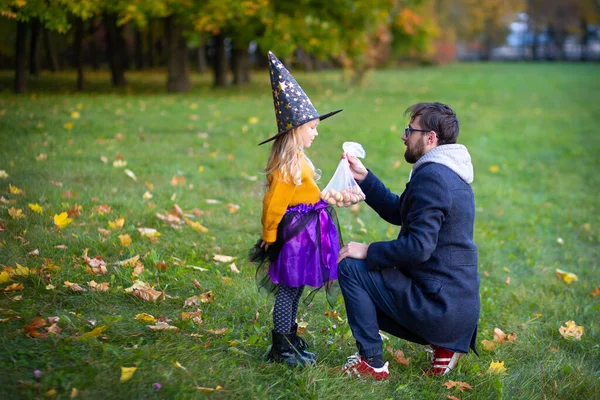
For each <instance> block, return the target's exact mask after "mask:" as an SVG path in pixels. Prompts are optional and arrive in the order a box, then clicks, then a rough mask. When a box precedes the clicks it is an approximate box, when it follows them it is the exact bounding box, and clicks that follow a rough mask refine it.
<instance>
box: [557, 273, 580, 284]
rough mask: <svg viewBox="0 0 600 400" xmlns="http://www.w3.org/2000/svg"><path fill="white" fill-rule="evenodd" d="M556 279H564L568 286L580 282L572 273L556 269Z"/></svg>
mask: <svg viewBox="0 0 600 400" xmlns="http://www.w3.org/2000/svg"><path fill="white" fill-rule="evenodd" d="M556 277H557V278H558V279H562V280H563V281H564V282H565V283H566V284H567V285H570V284H571V283H573V282H575V281H577V280H579V279H578V278H577V275H575V274H573V273H571V272H567V271H563V270H561V269H556Z"/></svg>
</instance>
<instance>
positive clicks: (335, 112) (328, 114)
mask: <svg viewBox="0 0 600 400" xmlns="http://www.w3.org/2000/svg"><path fill="white" fill-rule="evenodd" d="M342 111H343V109H340V110H335V111H332V112H330V113H327V114H323V115H319V116H318V117H315V118H311V119H307V120H306V121H303V122H302V123H300V124H298V126H302V125H304V124H306V123H307V122H310V121H314V120H315V119H318V120H321V121H323V120H324V119H327V118H329V117H331V116H333V115H335V114H337V113H339V112H342ZM292 129H294V128H290V129H288V130H285V131H282V132H279V133H278V134H277V135H275V136H273V137H271V138H269V139H267V140H265V141H263V142H260V143H259V144H258V145H259V146H261V145H263V144H265V143H268V142H270V141H271V140H275V139H277V138H278V137H279V136H281V135H285V134H286V133H288V132H289V131H291V130H292Z"/></svg>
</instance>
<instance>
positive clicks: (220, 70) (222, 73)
mask: <svg viewBox="0 0 600 400" xmlns="http://www.w3.org/2000/svg"><path fill="white" fill-rule="evenodd" d="M213 40H214V42H215V57H214V65H213V73H214V77H215V81H214V85H215V86H218V87H224V86H229V78H228V76H227V75H228V74H227V71H228V68H227V54H226V53H225V37H224V36H223V35H222V34H219V35H216V36H214V38H213Z"/></svg>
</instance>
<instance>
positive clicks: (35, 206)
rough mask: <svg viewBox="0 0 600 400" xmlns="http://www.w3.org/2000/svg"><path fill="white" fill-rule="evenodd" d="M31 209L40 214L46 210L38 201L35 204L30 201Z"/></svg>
mask: <svg viewBox="0 0 600 400" xmlns="http://www.w3.org/2000/svg"><path fill="white" fill-rule="evenodd" d="M29 209H31V211H33V212H35V213H38V214H41V213H42V212H43V211H44V209H43V208H42V206H40V205H39V204H37V203H35V204H33V203H29Z"/></svg>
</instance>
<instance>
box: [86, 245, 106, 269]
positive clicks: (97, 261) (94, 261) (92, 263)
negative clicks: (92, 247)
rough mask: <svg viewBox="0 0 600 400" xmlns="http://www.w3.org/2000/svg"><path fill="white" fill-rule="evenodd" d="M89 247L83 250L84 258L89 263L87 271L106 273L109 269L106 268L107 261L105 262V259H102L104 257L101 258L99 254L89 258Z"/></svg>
mask: <svg viewBox="0 0 600 400" xmlns="http://www.w3.org/2000/svg"><path fill="white" fill-rule="evenodd" d="M87 253H88V249H85V250H84V251H83V256H82V257H83V260H84V261H85V262H86V263H87V265H88V268H86V269H85V271H86V272H87V273H91V274H94V275H104V274H106V273H107V272H108V271H107V270H106V263H105V262H104V260H102V258H100V257H99V256H96V257H94V258H89V257H88V255H87Z"/></svg>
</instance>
